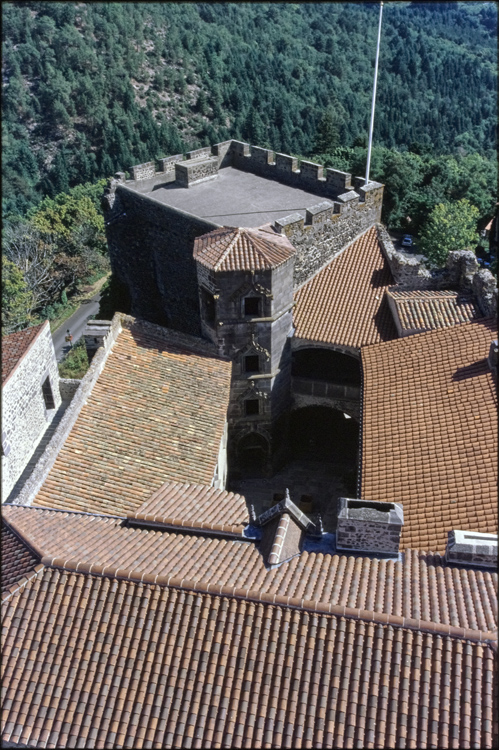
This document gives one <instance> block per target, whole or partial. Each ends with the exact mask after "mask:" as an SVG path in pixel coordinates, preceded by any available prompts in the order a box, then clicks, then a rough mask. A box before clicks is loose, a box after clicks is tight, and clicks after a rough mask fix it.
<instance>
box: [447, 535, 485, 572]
mask: <svg viewBox="0 0 499 750" xmlns="http://www.w3.org/2000/svg"><path fill="white" fill-rule="evenodd" d="M445 559H446V561H447V562H450V563H459V565H477V566H482V567H485V568H496V567H497V534H483V533H482V532H480V531H460V530H457V529H454V530H453V531H449V535H448V539H447V547H446V549H445Z"/></svg>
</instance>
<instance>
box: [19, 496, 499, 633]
mask: <svg viewBox="0 0 499 750" xmlns="http://www.w3.org/2000/svg"><path fill="white" fill-rule="evenodd" d="M4 515H5V519H6V521H7V522H8V523H9V524H10V525H12V528H13V529H15V530H16V532H17V533H18V534H19V535H20V536H22V537H23V538H25V539H27V540H28V541H29V544H30V545H31V547H32V548H33V549H35V550H37V551H38V552H39V554H40V556H41V557H42V558H43V559H42V561H43V562H44V563H45V564H50V563H51V562H52V561H53V560H54V558H56V559H57V560H59V564H65V566H66V567H70V568H71V569H73V570H76V568H78V570H81V569H82V566H85V567H84V568H83V569H84V570H88V569H89V568H90V566H91V565H93V567H92V572H95V571H98V570H100V571H103V570H104V571H107V572H110V571H113V570H118V569H119V572H120V575H124V576H126V577H128V578H133V579H134V580H137V581H140V580H142V579H143V577H144V576H148V578H147V580H150V581H154V580H156V579H157V578H158V577H160V578H164V579H165V580H170V579H174V578H178V579H179V580H183V582H184V583H183V585H186V583H187V582H190V586H191V587H192V588H199V586H202V585H204V586H206V585H208V584H210V583H211V584H213V585H216V586H218V587H220V586H228V587H233V588H236V589H241V590H245V591H246V592H250V591H253V592H257V594H258V595H259V594H260V593H261V594H262V595H265V596H268V597H273V596H281V597H292V598H294V599H306V600H313V601H316V602H319V603H322V604H325V605H326V604H327V605H334V606H337V605H338V606H346V607H351V608H357V609H362V610H368V611H373V612H378V613H381V612H384V613H387V614H390V615H396V616H399V617H407V618H414V619H421V620H425V621H432V622H435V623H443V624H447V625H452V626H455V627H465V628H472V629H478V630H484V631H486V630H491V629H494V628H495V627H497V592H496V587H497V574H496V573H492V572H490V571H481V570H473V569H463V570H461V569H458V568H456V567H455V566H448V565H446V564H445V561H444V560H443V558H442V557H440V555H434V554H433V553H431V552H419V551H416V550H406V552H405V556H404V560H403V561H394V560H386V559H382V560H378V559H369V558H367V557H361V556H359V557H353V556H349V555H346V554H331V553H329V552H321V551H318V552H313V551H305V552H302V553H301V554H300V555H299V556H297V557H294V558H292V559H291V560H290V561H289V562H286V563H285V564H284V565H281V566H280V567H278V568H274V569H272V570H269V569H268V568H267V567H266V566H265V562H264V560H263V558H262V551H261V550H260V551H259V549H258V547H257V546H256V545H255V543H254V542H253V541H242V540H241V541H236V540H230V541H229V540H226V539H219V538H213V537H210V536H204V535H203V536H198V535H190V534H184V533H173V532H171V531H168V532H167V531H162V530H153V529H149V530H146V529H141V528H131V527H127V526H123V522H122V520H121V519H119V518H109V517H103V516H94V515H90V514H80V513H63V512H61V511H49V510H45V509H37V508H24V507H16V506H9V507H6V508H5V509H4ZM179 532H180V529H179ZM311 549H313V548H311Z"/></svg>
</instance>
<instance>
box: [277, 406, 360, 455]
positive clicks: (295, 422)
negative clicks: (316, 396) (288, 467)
mask: <svg viewBox="0 0 499 750" xmlns="http://www.w3.org/2000/svg"><path fill="white" fill-rule="evenodd" d="M289 437H290V448H291V455H292V457H293V459H294V460H317V461H327V462H328V463H333V464H341V465H342V466H344V467H345V468H347V467H352V468H354V467H355V465H356V462H357V456H358V446H359V424H358V422H357V421H356V420H354V419H348V418H347V417H346V416H345V414H344V413H343V412H341V411H338V410H337V409H334V408H330V407H327V406H306V407H303V408H301V409H296V410H295V411H293V412H292V413H291V420H290V435H289Z"/></svg>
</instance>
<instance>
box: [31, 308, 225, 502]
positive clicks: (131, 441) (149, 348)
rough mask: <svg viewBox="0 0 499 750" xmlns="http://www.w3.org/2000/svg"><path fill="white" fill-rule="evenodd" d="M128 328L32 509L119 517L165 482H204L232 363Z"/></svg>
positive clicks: (142, 327) (195, 345) (214, 453)
mask: <svg viewBox="0 0 499 750" xmlns="http://www.w3.org/2000/svg"><path fill="white" fill-rule="evenodd" d="M127 320H128V321H129V322H127ZM127 320H125V319H124V326H126V327H123V329H122V330H121V332H120V333H119V334H118V336H117V339H116V341H115V343H114V345H113V347H112V349H111V351H110V352H109V355H108V358H107V360H106V362H105V365H104V369H103V370H102V372H101V373H100V375H99V377H98V379H97V381H96V383H95V385H94V387H93V390H92V391H91V393H90V395H89V396H88V399H87V402H86V404H85V405H84V406H83V407H82V409H81V411H80V413H79V416H78V418H77V420H76V422H75V424H74V426H73V428H72V430H71V432H70V434H69V436H68V438H67V439H66V442H65V443H64V446H63V447H62V449H61V451H60V452H59V455H58V456H57V459H56V461H55V463H54V465H53V467H52V469H51V471H50V473H49V475H48V477H47V479H46V480H45V482H44V484H43V486H42V488H41V489H40V491H39V493H38V495H37V497H36V499H35V504H36V505H43V506H45V507H50V508H63V509H72V510H82V511H89V512H97V513H109V514H116V515H123V516H126V515H127V514H129V513H133V512H135V511H136V510H137V509H138V508H139V507H140V506H141V505H142V503H144V502H145V501H146V500H147V498H149V497H150V496H151V493H152V492H153V491H154V490H155V489H157V488H158V487H160V486H161V485H162V484H163V483H164V482H166V481H174V482H192V483H199V484H204V485H211V483H212V481H213V476H214V472H215V467H216V465H217V461H218V453H219V448H220V442H221V439H222V435H223V430H224V426H225V421H226V414H227V406H228V402H229V391H230V376H231V363H230V362H229V361H227V360H225V359H222V358H220V357H218V356H217V354H216V350H215V347H214V346H212V345H208V344H207V342H204V341H202V340H201V339H196V338H194V337H192V336H187V335H184V334H179V333H177V332H171V331H169V330H168V329H166V328H162V327H160V326H155V325H153V324H151V323H146V322H144V321H139V320H134V319H133V318H130V319H127ZM209 352H211V354H210V353H209Z"/></svg>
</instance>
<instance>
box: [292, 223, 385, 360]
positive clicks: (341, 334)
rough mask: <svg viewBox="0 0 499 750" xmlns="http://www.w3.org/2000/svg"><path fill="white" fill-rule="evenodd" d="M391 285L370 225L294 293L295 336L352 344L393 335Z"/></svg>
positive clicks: (376, 237)
mask: <svg viewBox="0 0 499 750" xmlns="http://www.w3.org/2000/svg"><path fill="white" fill-rule="evenodd" d="M391 284H393V277H392V274H391V271H390V268H389V266H388V263H387V261H386V259H385V257H384V255H383V253H382V250H381V246H380V243H379V241H378V234H377V231H376V227H374V226H373V227H371V228H370V229H368V230H367V232H365V233H364V234H363V235H362V236H361V237H359V239H357V240H356V241H355V242H353V243H352V244H351V245H349V246H348V247H347V248H346V250H343V251H342V252H341V253H340V254H339V255H337V256H336V257H335V258H333V260H332V261H331V263H329V264H328V265H327V266H326V267H325V268H323V269H322V271H319V273H318V274H316V275H315V276H314V277H313V278H312V279H311V280H310V281H307V283H306V284H304V285H303V286H302V287H301V288H300V289H299V290H298V291H297V292H296V293H295V302H296V306H295V310H294V325H295V329H296V330H295V337H297V338H300V339H307V340H310V341H318V342H323V343H328V344H338V345H342V346H350V347H355V348H359V347H361V346H364V345H366V344H376V343H378V342H380V341H389V340H390V339H394V338H396V337H397V331H396V329H395V325H394V323H393V319H392V315H391V312H390V310H389V308H388V304H387V302H386V300H385V299H384V294H385V290H386V289H387V288H388V287H389V286H390V285H391Z"/></svg>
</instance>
